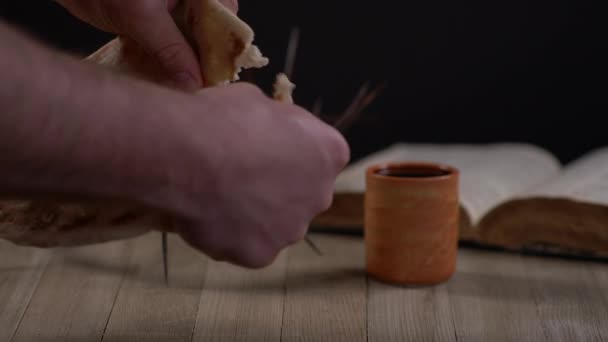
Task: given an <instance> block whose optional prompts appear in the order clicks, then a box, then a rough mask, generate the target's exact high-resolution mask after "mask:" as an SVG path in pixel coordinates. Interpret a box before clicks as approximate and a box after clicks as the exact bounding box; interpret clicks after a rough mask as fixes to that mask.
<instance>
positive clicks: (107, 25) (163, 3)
mask: <svg viewBox="0 0 608 342" xmlns="http://www.w3.org/2000/svg"><path fill="white" fill-rule="evenodd" d="M57 1H58V2H59V3H60V4H62V5H63V6H64V7H65V8H67V9H68V10H69V11H70V12H71V13H72V14H74V15H75V16H76V17H78V18H80V19H81V20H83V21H85V22H87V23H89V24H91V25H93V26H95V27H97V28H99V29H101V30H105V31H108V32H112V33H115V34H118V35H120V36H123V37H126V38H128V39H131V40H133V41H134V42H135V43H137V44H138V45H139V46H140V47H142V48H143V50H144V51H146V52H147V53H148V55H149V56H150V57H151V58H153V59H155V60H156V61H157V62H158V63H159V64H160V65H161V66H163V67H164V69H165V70H166V72H167V74H169V75H171V78H172V83H174V85H175V86H176V87H178V88H182V89H185V90H195V89H198V88H200V85H201V84H202V80H201V72H200V65H199V63H198V58H197V57H196V54H195V52H194V50H193V49H192V47H191V46H190V45H189V44H188V42H187V40H186V38H185V37H184V36H183V34H182V33H181V32H180V30H179V28H178V27H177V25H176V23H175V21H174V20H173V18H172V16H171V11H172V10H173V9H174V8H175V7H176V6H177V4H178V0H129V1H124V0H89V1H82V0H57ZM220 2H221V3H223V4H224V5H225V6H226V7H228V8H229V9H230V10H232V11H234V12H235V13H236V11H237V10H238V1H237V0H220Z"/></svg>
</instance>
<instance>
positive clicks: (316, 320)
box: [281, 235, 367, 342]
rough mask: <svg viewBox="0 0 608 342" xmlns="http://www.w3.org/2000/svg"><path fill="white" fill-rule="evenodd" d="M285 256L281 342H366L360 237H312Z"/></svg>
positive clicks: (362, 253)
mask: <svg viewBox="0 0 608 342" xmlns="http://www.w3.org/2000/svg"><path fill="white" fill-rule="evenodd" d="M311 238H312V239H313V241H314V242H315V243H316V244H317V245H318V246H319V248H320V249H321V251H322V252H323V256H317V255H316V254H315V253H314V252H313V251H312V250H311V249H310V248H309V247H308V246H307V245H306V244H302V243H301V244H298V245H296V246H294V247H293V249H291V250H290V251H289V252H290V253H289V262H288V267H287V285H286V297H285V314H284V317H283V331H282V334H281V336H282V341H349V342H350V341H365V340H366V337H367V332H366V330H367V329H366V289H367V286H366V281H365V276H364V271H363V267H364V248H363V241H362V240H361V239H360V238H353V237H336V236H324V235H311Z"/></svg>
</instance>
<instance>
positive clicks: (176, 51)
mask: <svg viewBox="0 0 608 342" xmlns="http://www.w3.org/2000/svg"><path fill="white" fill-rule="evenodd" d="M186 49H187V47H186V46H185V45H184V44H183V43H171V44H167V45H165V46H162V47H160V48H159V49H157V50H156V51H155V52H154V57H156V58H157V59H158V60H159V61H160V62H161V63H163V64H165V65H173V64H175V62H176V61H179V60H182V59H183V58H182V57H184V55H185V54H184V51H186Z"/></svg>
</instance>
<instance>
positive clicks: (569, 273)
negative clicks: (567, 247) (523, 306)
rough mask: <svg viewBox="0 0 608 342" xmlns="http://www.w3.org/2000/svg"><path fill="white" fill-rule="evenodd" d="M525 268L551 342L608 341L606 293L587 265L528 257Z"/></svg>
mask: <svg viewBox="0 0 608 342" xmlns="http://www.w3.org/2000/svg"><path fill="white" fill-rule="evenodd" d="M526 267H527V269H526V271H527V272H526V275H527V278H528V279H529V283H530V286H531V288H532V291H533V293H534V296H535V301H536V304H537V306H538V312H539V314H540V317H542V324H543V326H544V328H545V334H546V335H547V339H548V340H549V341H602V340H603V341H608V335H606V334H605V331H606V327H605V326H606V324H607V323H608V312H607V306H606V301H605V297H604V296H605V294H604V293H603V292H602V290H603V289H602V288H600V287H599V286H598V284H597V279H596V278H595V277H594V274H593V272H592V271H591V270H590V268H589V264H588V263H586V262H581V261H572V260H563V259H557V258H541V257H529V258H526ZM604 290H605V289H604Z"/></svg>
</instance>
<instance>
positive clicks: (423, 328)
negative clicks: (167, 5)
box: [367, 279, 456, 342]
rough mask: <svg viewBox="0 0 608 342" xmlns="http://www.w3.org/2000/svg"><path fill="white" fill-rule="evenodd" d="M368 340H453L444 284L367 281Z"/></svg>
mask: <svg viewBox="0 0 608 342" xmlns="http://www.w3.org/2000/svg"><path fill="white" fill-rule="evenodd" d="M367 320H368V321H367V326H368V341H370V342H373V341H421V342H423V341H456V335H455V332H454V324H453V320H454V318H453V317H452V313H451V312H450V300H449V298H448V291H447V285H446V284H441V285H437V286H426V287H403V286H394V285H390V284H385V283H382V282H378V281H376V280H373V279H370V280H369V294H368V309H367Z"/></svg>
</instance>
